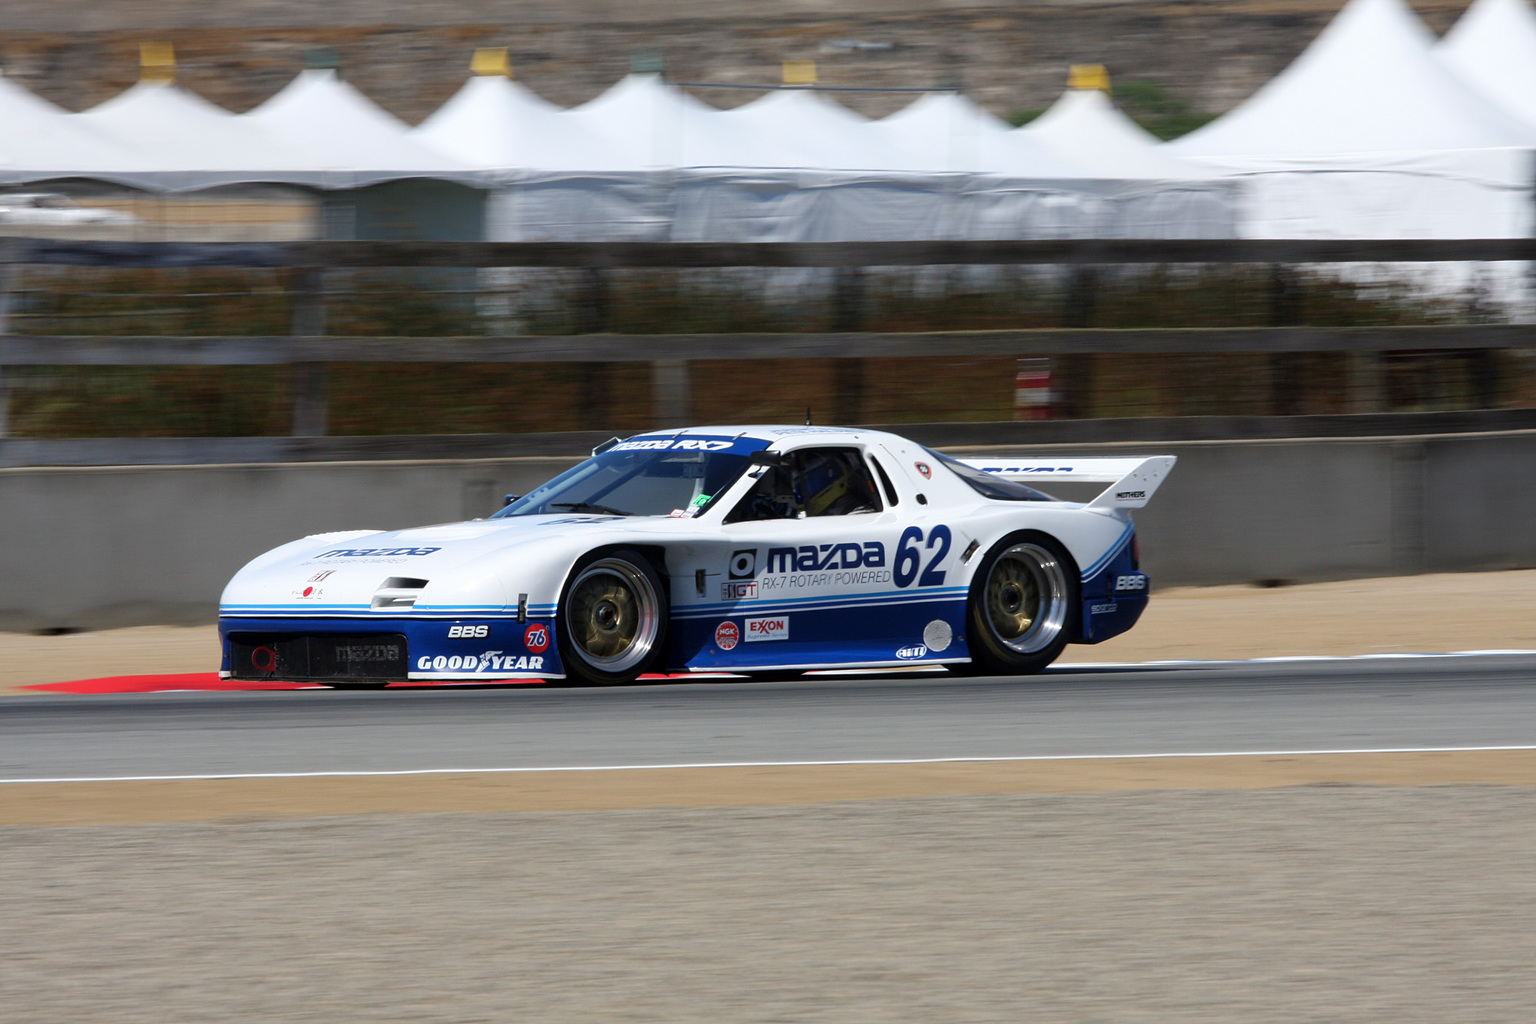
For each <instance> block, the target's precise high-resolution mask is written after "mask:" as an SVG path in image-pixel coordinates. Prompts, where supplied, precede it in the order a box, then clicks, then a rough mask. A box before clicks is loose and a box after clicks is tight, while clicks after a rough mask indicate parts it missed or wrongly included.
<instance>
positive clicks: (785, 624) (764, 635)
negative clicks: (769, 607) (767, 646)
mask: <svg viewBox="0 0 1536 1024" xmlns="http://www.w3.org/2000/svg"><path fill="white" fill-rule="evenodd" d="M745 622H746V627H747V640H748V641H752V640H788V639H789V616H788V615H769V616H764V617H763V618H759V619H747V620H745Z"/></svg>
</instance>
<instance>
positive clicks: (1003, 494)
mask: <svg viewBox="0 0 1536 1024" xmlns="http://www.w3.org/2000/svg"><path fill="white" fill-rule="evenodd" d="M924 450H925V451H927V452H928V454H929V455H932V456H933V457H934V458H936V459H938V460H939V461H940V462H942V463H944V465H946V466H948V467H949V468H950V469H952V470H954V473H955V475H956V476H958V477H959V478H960V479H961V480H964V481H965V482H966V483H968V484H970V485H971V487H972V489H974V490H975V491H976V492H977V493H979V494H981V495H983V496H984V497H988V498H996V499H998V500H999V501H1055V500H1056V499H1055V498H1053V497H1051V496H1050V495H1049V494H1042V493H1041V492H1039V491H1037V490H1035V489H1034V488H1033V487H1026V486H1025V485H1024V484H1021V483H1019V482H1018V481H1017V480H1004V479H1003V478H1002V477H1000V476H997V475H996V474H994V473H984V472H982V471H981V470H979V469H977V468H976V467H975V466H967V465H966V464H965V463H963V462H961V461H960V460H959V459H952V458H950V457H949V456H948V455H943V454H941V453H939V452H936V451H934V450H933V449H932V448H927V449H924Z"/></svg>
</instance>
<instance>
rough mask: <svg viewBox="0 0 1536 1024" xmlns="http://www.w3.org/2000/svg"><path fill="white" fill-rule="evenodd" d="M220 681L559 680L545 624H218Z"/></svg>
mask: <svg viewBox="0 0 1536 1024" xmlns="http://www.w3.org/2000/svg"><path fill="white" fill-rule="evenodd" d="M219 642H220V644H221V645H222V647H223V652H224V657H223V663H222V664H221V665H220V668H219V675H220V677H221V678H224V679H241V680H251V681H262V682H267V681H273V680H281V681H284V682H313V683H346V682H359V683H361V682H372V683H377V682H410V681H413V680H420V681H430V680H443V681H448V680H452V681H476V680H484V681H486V682H492V681H495V680H501V679H563V678H564V677H565V670H564V668H563V667H562V666H561V664H560V654H559V651H558V650H557V648H556V644H555V633H554V623H553V622H551V621H549V620H547V619H530V620H528V621H527V622H517V621H515V620H513V619H470V618H462V619H428V618H419V619H418V618H411V617H407V616H395V617H390V618H377V619H375V618H368V619H355V618H327V617H312V618H311V617H284V618H254V617H246V616H233V615H230V616H220V618H219Z"/></svg>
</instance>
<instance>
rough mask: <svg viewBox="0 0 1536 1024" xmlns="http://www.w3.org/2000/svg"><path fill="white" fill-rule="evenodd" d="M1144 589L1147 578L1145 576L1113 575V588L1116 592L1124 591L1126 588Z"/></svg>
mask: <svg viewBox="0 0 1536 1024" xmlns="http://www.w3.org/2000/svg"><path fill="white" fill-rule="evenodd" d="M1146 589H1147V578H1146V577H1145V576H1116V577H1115V590H1116V592H1124V591H1127V590H1146Z"/></svg>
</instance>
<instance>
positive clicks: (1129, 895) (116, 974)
mask: <svg viewBox="0 0 1536 1024" xmlns="http://www.w3.org/2000/svg"><path fill="white" fill-rule="evenodd" d="M1533 826H1536V789H1531V788H1513V789H1512V788H1503V787H1484V786H1448V787H1436V788H1414V789H1377V788H1367V787H1354V786H1326V787H1316V786H1313V787H1295V788H1288V789H1278V790H1263V791H1224V792H1223V791H1198V790H1195V791H1153V792H1143V793H1130V794H1126V793H1086V794H1084V793H1078V794H1033V795H1028V794H1023V795H1003V796H990V797H936V798H926V799H910V800H884V801H864V802H853V803H829V804H812V805H804V806H793V807H755V808H740V809H712V810H708V809H689V808H683V809H672V810H653V811H592V812H574V813H535V814H517V815H505V814H465V815H403V816H390V817H383V816H354V817H338V818H305V819H287V820H267V821H251V820H246V821H234V822H227V823H221V824H162V825H137V826H83V827H78V826H77V827H67V828H58V827H55V828H49V827H5V828H0V848H3V849H4V851H5V855H4V856H3V857H0V952H3V955H4V964H5V968H4V980H3V984H0V989H3V993H4V997H3V998H0V1022H3V1024H45V1022H78V1021H113V1022H115V1024H136V1022H145V1024H163V1022H165V1021H209V1022H213V1021H265V1022H288V1021H305V1022H309V1021H314V1022H327V1024H329V1022H334V1021H347V1022H374V1021H379V1022H384V1021H392V1022H393V1021H398V1022H407V1021H408V1022H428V1024H431V1022H470V1021H487V1022H490V1021H497V1022H500V1021H582V1022H593V1021H637V1022H640V1021H644V1022H655V1021H666V1022H669V1024H692V1022H699V1024H719V1022H724V1021H729V1022H802V1021H803V1022H822V1021H825V1022H837V1024H863V1022H902V1024H910V1022H924V1024H928V1022H991V1021H997V1022H1018V1021H1029V1022H1039V1024H1055V1022H1062V1024H1068V1022H1071V1024H1079V1022H1087V1021H1092V1022H1099V1021H1104V1022H1120V1021H1125V1022H1159V1024H1160V1022H1168V1024H1189V1022H1220V1024H1233V1022H1250V1021H1252V1022H1273V1021H1319V1022H1323V1021H1328V1022H1332V1021H1349V1022H1351V1024H1377V1022H1380V1024H1402V1022H1407V1021H1414V1022H1419V1021H1444V1022H1455V1024H1461V1022H1466V1021H1478V1022H1480V1024H1501V1022H1510V1024H1515V1022H1519V1024H1524V1022H1526V1021H1529V1020H1530V1017H1531V1007H1532V1006H1536V971H1533V970H1531V964H1532V963H1536V929H1533V928H1531V927H1530V924H1531V922H1532V921H1533V920H1536V875H1533V873H1532V871H1531V867H1530V865H1531V858H1530V851H1531V847H1532V843H1533V840H1536V830H1533Z"/></svg>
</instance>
